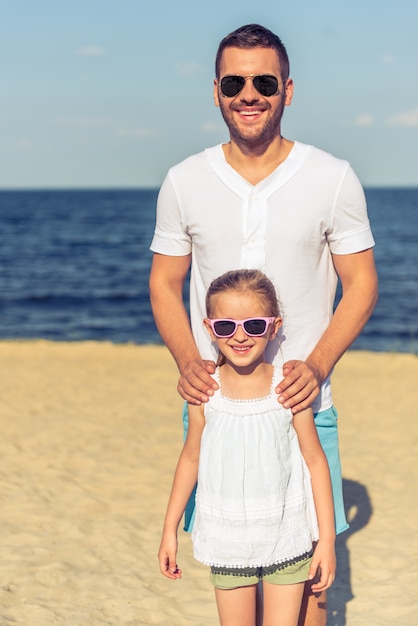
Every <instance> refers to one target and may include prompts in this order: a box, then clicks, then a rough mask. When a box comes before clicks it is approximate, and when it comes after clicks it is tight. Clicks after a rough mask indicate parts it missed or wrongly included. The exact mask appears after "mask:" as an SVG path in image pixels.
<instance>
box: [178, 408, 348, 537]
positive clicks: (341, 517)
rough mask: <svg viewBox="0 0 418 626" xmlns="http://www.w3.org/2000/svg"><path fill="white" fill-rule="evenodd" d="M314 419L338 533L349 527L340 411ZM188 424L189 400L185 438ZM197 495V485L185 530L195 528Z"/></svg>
mask: <svg viewBox="0 0 418 626" xmlns="http://www.w3.org/2000/svg"><path fill="white" fill-rule="evenodd" d="M314 419H315V425H316V429H317V432H318V437H319V441H320V442H321V446H322V448H323V450H324V452H325V456H326V457H327V460H328V465H329V469H330V474H331V483H332V495H333V498H334V514H335V528H336V532H337V535H338V534H340V533H342V532H344V531H345V530H347V528H348V524H347V520H346V517H345V510H344V498H343V485H342V472H341V461H340V452H339V447H338V428H337V422H338V413H337V411H336V410H335V408H334V407H333V406H332V407H331V408H330V409H327V410H326V411H320V412H319V413H315V414H314ZM188 425H189V415H188V412H187V402H185V404H184V407H183V428H184V438H186V435H187V428H188ZM195 495H196V487H195V488H194V490H193V493H192V495H191V496H190V500H189V502H188V503H187V507H186V510H185V513H184V530H185V531H186V532H191V531H192V529H193V523H194V516H195V503H194V502H195Z"/></svg>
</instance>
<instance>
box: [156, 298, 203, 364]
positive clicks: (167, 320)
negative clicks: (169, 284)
mask: <svg viewBox="0 0 418 626" xmlns="http://www.w3.org/2000/svg"><path fill="white" fill-rule="evenodd" d="M157 291H158V293H156V292H155V291H153V290H152V289H151V292H150V295H151V307H152V312H153V315H154V320H155V324H156V326H157V329H158V332H159V333H160V335H161V338H162V340H163V341H164V343H165V345H166V346H167V348H168V349H169V350H170V352H171V354H172V355H173V358H174V360H175V362H176V364H177V367H178V368H179V371H180V372H181V371H182V369H183V367H184V366H185V365H186V364H187V363H188V362H189V361H191V360H192V359H195V358H200V355H199V352H198V349H197V347H196V343H195V340H194V338H193V335H192V330H191V327H190V321H189V317H188V315H187V311H186V308H185V306H184V304H183V301H182V299H179V297H178V296H176V295H175V294H173V293H170V292H165V291H163V290H162V289H158V290H157Z"/></svg>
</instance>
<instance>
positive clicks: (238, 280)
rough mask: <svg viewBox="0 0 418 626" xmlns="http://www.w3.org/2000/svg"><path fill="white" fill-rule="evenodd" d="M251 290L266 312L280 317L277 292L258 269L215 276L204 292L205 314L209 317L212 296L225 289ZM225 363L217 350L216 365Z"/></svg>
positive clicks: (243, 291)
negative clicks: (205, 292)
mask: <svg viewBox="0 0 418 626" xmlns="http://www.w3.org/2000/svg"><path fill="white" fill-rule="evenodd" d="M230 290H231V291H240V292H242V293H245V292H248V291H250V292H252V293H254V294H256V295H257V296H258V297H259V298H260V300H261V301H262V302H263V304H264V305H265V307H266V314H268V315H269V316H271V317H281V314H280V306H279V301H278V298H277V293H276V290H275V288H274V285H273V283H272V282H271V280H269V279H268V278H267V276H266V275H265V274H263V272H260V270H232V271H230V272H225V274H222V276H219V277H218V278H215V280H213V281H212V282H211V284H210V286H209V289H208V291H207V294H206V314H207V316H208V317H211V314H212V309H213V298H214V297H215V296H217V295H218V294H220V293H224V292H225V291H230ZM224 363H225V357H224V355H223V354H222V353H221V352H219V355H218V362H217V365H218V366H220V365H223V364H224Z"/></svg>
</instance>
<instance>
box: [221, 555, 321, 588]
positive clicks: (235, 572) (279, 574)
mask: <svg viewBox="0 0 418 626" xmlns="http://www.w3.org/2000/svg"><path fill="white" fill-rule="evenodd" d="M311 561H312V555H310V556H304V557H302V558H301V559H300V560H299V561H297V562H296V563H290V564H289V565H285V566H284V567H283V566H280V565H270V566H269V567H245V568H227V567H225V568H222V573H221V570H220V569H219V568H216V567H211V568H210V580H211V583H212V584H213V585H214V587H216V588H217V589H237V588H238V587H250V586H251V585H256V584H257V583H258V582H259V581H260V580H264V581H265V582H266V583H270V584H272V585H294V584H296V583H303V582H305V581H306V580H308V574H309V568H310V566H311Z"/></svg>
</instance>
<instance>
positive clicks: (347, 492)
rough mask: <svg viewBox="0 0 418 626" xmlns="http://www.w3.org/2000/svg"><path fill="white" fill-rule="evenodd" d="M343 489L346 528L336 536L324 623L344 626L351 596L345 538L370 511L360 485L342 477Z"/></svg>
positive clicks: (363, 520)
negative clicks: (334, 573)
mask: <svg viewBox="0 0 418 626" xmlns="http://www.w3.org/2000/svg"><path fill="white" fill-rule="evenodd" d="M343 491H344V505H345V513H346V517H347V520H348V522H349V524H350V528H349V529H348V530H346V531H345V532H344V533H342V534H341V535H338V537H337V543H336V551H337V578H336V580H335V582H334V584H333V586H332V587H331V589H329V590H328V592H327V594H328V621H327V626H346V624H347V621H346V612H347V603H348V602H349V601H350V600H352V599H353V598H354V595H353V591H352V587H351V568H350V553H349V550H348V546H347V542H348V539H349V538H350V537H351V535H354V533H356V532H358V531H359V530H361V529H362V528H364V526H367V524H368V523H369V520H370V518H371V516H372V512H373V509H372V505H371V502H370V498H369V494H368V492H367V489H366V487H364V485H361V484H360V483H357V482H355V481H353V480H348V479H346V478H343Z"/></svg>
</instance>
